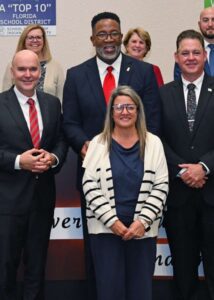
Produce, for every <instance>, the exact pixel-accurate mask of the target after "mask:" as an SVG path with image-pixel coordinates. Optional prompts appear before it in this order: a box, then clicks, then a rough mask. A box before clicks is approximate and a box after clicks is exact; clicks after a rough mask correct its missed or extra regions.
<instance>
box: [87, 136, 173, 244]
mask: <svg viewBox="0 0 214 300" xmlns="http://www.w3.org/2000/svg"><path fill="white" fill-rule="evenodd" d="M83 167H84V168H85V173H84V176H83V191H84V194H85V199H86V202H87V203H86V204H87V212H86V214H87V223H88V231H89V233H92V234H98V233H112V231H111V229H110V227H111V226H112V225H113V223H114V222H115V221H116V220H118V217H117V215H116V209H115V198H114V187H113V180H112V172H111V165H110V160H109V152H108V149H107V143H105V142H102V141H101V140H100V135H97V136H95V137H94V138H93V139H92V141H91V142H90V144H89V148H88V151H87V154H86V157H85V159H84V162H83ZM121 188H122V187H121ZM167 192H168V170H167V164H166V159H165V155H164V150H163V146H162V143H161V141H160V139H159V138H158V137H157V136H155V135H153V134H151V133H147V138H146V147H145V155H144V176H143V179H142V183H141V187H140V192H139V196H138V199H137V204H136V208H135V214H134V220H136V219H139V220H141V221H147V222H149V224H151V226H150V230H149V231H148V232H146V233H145V235H144V236H143V238H144V237H155V236H157V234H158V228H159V224H160V220H161V217H162V212H163V208H164V204H165V201H166V196H167Z"/></svg>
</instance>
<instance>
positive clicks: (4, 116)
mask: <svg viewBox="0 0 214 300" xmlns="http://www.w3.org/2000/svg"><path fill="white" fill-rule="evenodd" d="M37 96H38V101H39V105H40V109H41V115H42V120H43V134H42V138H41V148H43V149H45V150H47V151H49V152H51V153H54V154H55V155H56V156H57V157H58V158H59V165H58V166H57V168H56V169H54V168H53V169H50V170H48V171H46V172H44V173H43V174H35V173H32V172H30V171H26V170H15V169H14V166H15V159H16V156H17V155H18V154H21V153H23V152H24V151H26V150H29V149H32V148H33V144H32V140H31V135H30V132H29V130H28V127H27V123H26V121H25V118H24V116H23V112H22V109H21V107H20V104H19V102H18V99H17V97H16V95H15V93H14V91H13V88H11V89H10V90H8V91H6V92H4V93H1V94H0V214H8V213H9V214H22V213H27V212H28V211H29V210H30V209H31V208H32V205H33V199H34V197H35V194H36V197H37V204H38V206H39V207H40V208H41V209H50V208H53V207H54V204H55V182H54V172H56V171H57V170H59V169H60V167H61V165H62V163H63V161H64V159H65V155H66V150H67V147H66V144H65V141H64V137H63V134H62V129H61V106H60V101H59V100H58V99H57V98H56V97H54V96H51V95H49V94H46V93H41V92H38V93H37Z"/></svg>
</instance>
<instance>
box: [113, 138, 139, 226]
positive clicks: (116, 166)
mask: <svg viewBox="0 0 214 300" xmlns="http://www.w3.org/2000/svg"><path fill="white" fill-rule="evenodd" d="M139 147H140V144H139V142H137V143H136V144H135V145H134V146H132V147H131V148H128V149H127V148H124V147H122V146H121V145H120V144H118V143H117V142H116V141H115V140H114V139H112V146H111V150H110V163H111V169H112V176H113V184H114V193H115V204H116V211H117V216H118V218H119V219H120V220H121V221H122V222H123V223H124V224H125V225H126V226H129V225H130V224H131V223H132V222H133V216H134V211H135V207H136V202H137V198H138V194H139V191H140V186H141V182H142V178H143V173H144V163H143V161H142V159H141V158H140V149H139Z"/></svg>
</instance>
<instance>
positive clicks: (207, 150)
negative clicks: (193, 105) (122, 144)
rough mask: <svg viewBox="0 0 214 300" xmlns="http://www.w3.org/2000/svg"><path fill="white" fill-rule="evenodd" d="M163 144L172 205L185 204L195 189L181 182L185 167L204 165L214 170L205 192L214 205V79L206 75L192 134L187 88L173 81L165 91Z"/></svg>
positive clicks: (201, 190) (162, 92)
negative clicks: (181, 167)
mask: <svg viewBox="0 0 214 300" xmlns="http://www.w3.org/2000/svg"><path fill="white" fill-rule="evenodd" d="M160 95H161V104H162V124H163V128H162V140H163V144H164V148H165V153H166V158H167V162H168V167H169V176H170V188H169V195H168V199H167V201H168V205H172V206H178V205H181V204H183V203H184V202H185V201H186V199H187V197H188V196H189V193H190V192H191V191H192V188H189V187H188V186H187V185H185V184H184V183H183V182H182V180H181V179H179V178H177V177H176V175H177V174H178V172H179V170H180V168H179V167H178V164H181V163H197V162H200V161H202V162H204V163H205V164H206V165H207V167H208V168H209V169H210V174H209V175H208V180H207V182H206V184H205V186H204V187H203V188H202V189H199V190H198V192H201V193H202V195H203V197H204V200H205V201H206V202H207V203H209V204H210V205H214V197H213V195H214V177H213V174H214V138H213V132H214V79H213V78H211V77H208V76H207V75H205V77H204V80H203V84H202V88H201V93H200V97H199V102H198V106H197V111H196V116H195V123H194V128H193V132H192V134H191V133H190V131H189V127H188V121H187V116H186V108H185V100H184V94H183V85H182V82H181V80H180V81H173V82H171V83H168V84H166V85H164V86H163V87H161V89H160Z"/></svg>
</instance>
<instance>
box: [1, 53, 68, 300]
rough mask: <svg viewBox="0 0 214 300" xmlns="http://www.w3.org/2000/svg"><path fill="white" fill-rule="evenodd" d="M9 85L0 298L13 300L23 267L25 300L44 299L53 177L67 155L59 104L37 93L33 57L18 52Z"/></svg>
mask: <svg viewBox="0 0 214 300" xmlns="http://www.w3.org/2000/svg"><path fill="white" fill-rule="evenodd" d="M11 73H12V77H13V81H14V84H15V85H14V86H13V87H12V88H11V89H10V90H8V91H6V92H4V93H1V94H0V299H1V300H15V299H17V294H16V276H17V269H18V266H19V264H20V261H21V258H23V263H24V283H23V296H22V299H24V300H44V272H45V262H46V255H47V248H48V241H49V235H50V230H51V225H52V221H53V213H54V205H55V196H56V194H55V181H54V174H55V173H56V172H57V171H58V170H59V169H60V167H61V165H62V163H63V161H64V159H65V155H66V148H67V147H66V144H65V141H64V138H63V134H62V130H61V106H60V101H59V99H57V98H56V97H54V96H51V95H49V94H46V93H42V92H36V90H35V87H36V84H37V82H38V79H39V77H40V65H39V61H38V57H37V55H36V54H35V53H34V52H32V51H30V50H22V51H20V52H17V54H16V55H15V56H14V58H13V61H12V67H11Z"/></svg>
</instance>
